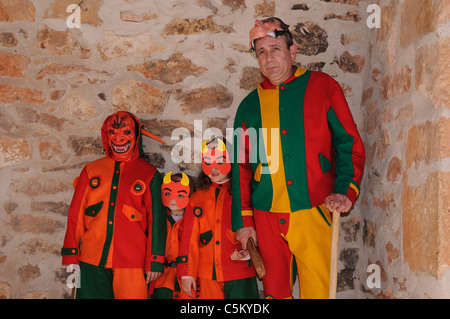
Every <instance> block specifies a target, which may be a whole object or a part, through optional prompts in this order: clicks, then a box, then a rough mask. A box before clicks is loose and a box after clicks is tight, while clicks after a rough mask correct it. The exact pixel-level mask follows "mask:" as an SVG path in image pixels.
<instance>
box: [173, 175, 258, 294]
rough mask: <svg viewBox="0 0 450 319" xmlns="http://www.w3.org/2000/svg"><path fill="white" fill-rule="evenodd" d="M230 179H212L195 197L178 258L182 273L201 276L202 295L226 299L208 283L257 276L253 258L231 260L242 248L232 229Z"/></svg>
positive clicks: (195, 276) (189, 207)
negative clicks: (205, 188) (215, 181)
mask: <svg viewBox="0 0 450 319" xmlns="http://www.w3.org/2000/svg"><path fill="white" fill-rule="evenodd" d="M229 186H230V182H229V181H227V182H225V183H223V184H217V183H214V182H212V183H211V185H210V187H209V188H208V189H207V190H198V191H196V192H195V193H194V194H193V195H192V196H191V200H190V202H189V205H188V206H187V207H186V211H185V214H184V224H183V232H182V238H181V244H180V251H179V257H178V258H177V263H178V266H177V271H178V276H190V277H193V278H195V279H197V278H198V279H199V285H200V298H208V299H210V298H214V299H215V298H223V295H221V294H217V293H214V292H211V290H210V289H209V284H208V285H206V284H205V283H206V282H211V281H216V284H217V285H219V286H220V285H222V286H223V283H224V282H227V281H233V280H238V279H244V278H251V277H255V275H256V273H255V269H254V267H253V266H252V265H251V262H250V261H236V260H231V258H230V256H231V254H232V253H233V252H234V251H235V250H238V251H239V250H241V249H242V248H241V244H240V243H239V242H238V241H237V240H236V238H235V234H234V232H233V231H232V230H231V194H230V191H229Z"/></svg>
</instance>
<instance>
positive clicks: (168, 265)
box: [152, 172, 191, 299]
mask: <svg viewBox="0 0 450 319" xmlns="http://www.w3.org/2000/svg"><path fill="white" fill-rule="evenodd" d="M171 174H172V172H169V173H167V175H166V176H165V177H164V179H163V183H162V186H161V197H162V202H163V205H164V206H165V207H169V204H170V201H171V200H175V202H176V203H177V206H178V207H179V208H180V209H184V208H186V206H187V204H188V201H189V194H190V187H189V179H188V177H187V175H186V174H184V173H182V176H183V178H182V179H181V181H180V182H175V181H173V180H171ZM166 214H167V240H166V252H165V261H164V273H163V274H162V275H161V276H160V277H158V279H156V281H155V285H154V292H153V293H152V295H153V296H152V298H155V299H191V297H190V296H188V295H187V294H186V293H185V292H184V291H183V289H181V285H180V283H179V280H178V277H177V271H176V270H177V268H176V266H177V263H176V259H177V257H178V250H179V242H180V237H181V229H182V225H183V217H182V216H180V217H181V218H180V219H179V220H175V218H176V217H175V216H172V214H171V213H170V210H169V209H166Z"/></svg>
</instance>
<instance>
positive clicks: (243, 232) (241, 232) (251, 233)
mask: <svg viewBox="0 0 450 319" xmlns="http://www.w3.org/2000/svg"><path fill="white" fill-rule="evenodd" d="M250 237H253V240H254V241H255V245H258V242H257V241H256V230H255V227H244V228H241V229H238V230H237V231H236V240H238V241H239V242H240V243H241V245H242V249H247V240H248V239H249V238H250Z"/></svg>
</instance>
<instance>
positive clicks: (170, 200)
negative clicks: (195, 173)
mask: <svg viewBox="0 0 450 319" xmlns="http://www.w3.org/2000/svg"><path fill="white" fill-rule="evenodd" d="M171 174H172V172H170V173H168V174H167V175H166V176H165V177H164V179H163V184H162V185H161V199H162V203H163V205H164V206H166V207H168V208H169V209H170V210H171V211H174V210H182V209H184V208H186V206H187V205H188V202H189V192H190V188H189V179H188V177H187V176H186V175H183V179H184V180H183V179H181V178H179V177H178V176H175V177H174V179H175V180H171Z"/></svg>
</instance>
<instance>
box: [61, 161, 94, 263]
mask: <svg viewBox="0 0 450 319" xmlns="http://www.w3.org/2000/svg"><path fill="white" fill-rule="evenodd" d="M88 183H89V178H88V175H87V172H86V167H85V168H83V170H82V172H81V174H80V177H78V178H77V182H76V183H75V184H76V187H75V193H74V195H73V197H72V202H71V204H70V207H69V214H68V217H67V230H66V235H65V237H64V244H63V248H62V249H61V255H62V264H63V265H70V264H77V263H78V262H79V254H80V251H79V248H80V241H81V237H82V236H83V232H84V214H83V213H82V212H81V210H82V203H83V199H84V196H85V191H86V187H87V186H88Z"/></svg>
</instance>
